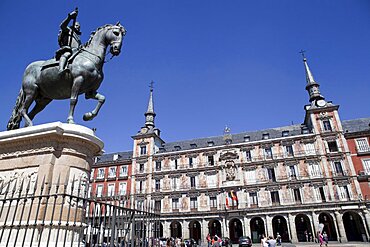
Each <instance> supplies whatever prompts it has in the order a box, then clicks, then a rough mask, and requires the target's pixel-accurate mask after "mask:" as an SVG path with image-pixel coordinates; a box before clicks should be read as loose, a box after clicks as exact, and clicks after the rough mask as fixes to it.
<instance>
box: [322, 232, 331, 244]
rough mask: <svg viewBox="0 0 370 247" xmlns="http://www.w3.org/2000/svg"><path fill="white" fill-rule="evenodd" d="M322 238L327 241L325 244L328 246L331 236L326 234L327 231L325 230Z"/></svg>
mask: <svg viewBox="0 0 370 247" xmlns="http://www.w3.org/2000/svg"><path fill="white" fill-rule="evenodd" d="M322 238H323V240H324V242H325V246H328V242H329V238H328V234H326V232H323V234H322Z"/></svg>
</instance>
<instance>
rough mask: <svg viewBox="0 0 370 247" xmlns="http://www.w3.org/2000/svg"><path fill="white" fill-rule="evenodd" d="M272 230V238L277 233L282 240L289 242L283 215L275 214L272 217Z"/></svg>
mask: <svg viewBox="0 0 370 247" xmlns="http://www.w3.org/2000/svg"><path fill="white" fill-rule="evenodd" d="M272 232H273V234H274V238H276V236H277V234H278V233H279V235H280V236H281V241H282V242H289V233H288V224H287V221H286V219H285V217H284V216H281V215H276V216H274V218H272Z"/></svg>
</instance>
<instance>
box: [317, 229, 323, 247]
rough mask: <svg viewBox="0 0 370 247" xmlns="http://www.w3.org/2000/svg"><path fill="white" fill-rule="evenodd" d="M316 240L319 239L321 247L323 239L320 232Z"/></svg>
mask: <svg viewBox="0 0 370 247" xmlns="http://www.w3.org/2000/svg"><path fill="white" fill-rule="evenodd" d="M318 239H319V243H320V247H321V246H322V244H323V243H324V237H323V235H322V234H321V232H319V236H318Z"/></svg>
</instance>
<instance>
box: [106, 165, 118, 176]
mask: <svg viewBox="0 0 370 247" xmlns="http://www.w3.org/2000/svg"><path fill="white" fill-rule="evenodd" d="M116 169H117V168H116V167H115V166H113V167H109V173H108V177H110V178H114V177H116Z"/></svg>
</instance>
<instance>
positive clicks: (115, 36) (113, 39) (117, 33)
mask: <svg viewBox="0 0 370 247" xmlns="http://www.w3.org/2000/svg"><path fill="white" fill-rule="evenodd" d="M125 35H126V29H125V28H124V27H123V26H122V25H121V24H120V23H119V22H117V24H116V25H112V26H110V27H109V29H108V31H107V33H106V41H107V43H108V44H109V45H110V53H112V55H113V56H118V55H119V54H120V52H121V46H122V40H123V37H124V36H125Z"/></svg>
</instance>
